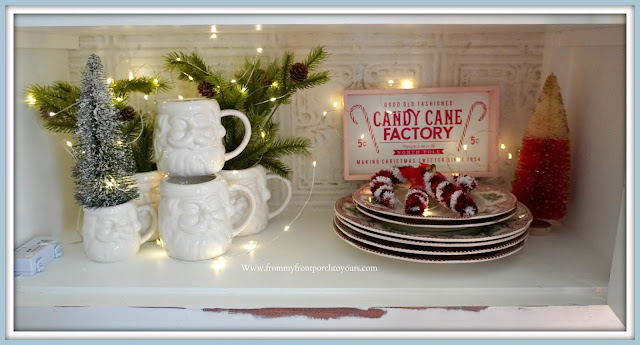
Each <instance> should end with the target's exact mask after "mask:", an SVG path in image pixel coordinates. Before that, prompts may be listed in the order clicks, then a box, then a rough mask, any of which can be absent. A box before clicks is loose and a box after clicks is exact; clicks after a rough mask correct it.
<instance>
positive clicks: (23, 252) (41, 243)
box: [14, 237, 62, 276]
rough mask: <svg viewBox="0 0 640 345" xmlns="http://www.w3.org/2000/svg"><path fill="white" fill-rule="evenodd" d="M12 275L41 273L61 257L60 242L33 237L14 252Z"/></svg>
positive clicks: (53, 239) (53, 238) (51, 238)
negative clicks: (50, 263)
mask: <svg viewBox="0 0 640 345" xmlns="http://www.w3.org/2000/svg"><path fill="white" fill-rule="evenodd" d="M14 256H15V265H14V275H16V276H31V275H34V274H36V273H38V272H42V271H43V270H44V268H45V267H46V266H47V265H48V264H49V262H51V261H52V260H53V259H55V258H59V257H61V256H62V247H61V246H60V240H59V239H57V238H55V237H34V238H32V239H31V240H29V241H28V242H27V243H25V244H23V245H22V246H20V248H18V249H16V250H15V252H14Z"/></svg>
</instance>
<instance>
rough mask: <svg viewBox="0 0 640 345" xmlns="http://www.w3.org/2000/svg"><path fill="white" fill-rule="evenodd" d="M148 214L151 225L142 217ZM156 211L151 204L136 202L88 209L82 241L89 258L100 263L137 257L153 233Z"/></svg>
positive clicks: (86, 210) (85, 214) (85, 215)
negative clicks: (145, 224)
mask: <svg viewBox="0 0 640 345" xmlns="http://www.w3.org/2000/svg"><path fill="white" fill-rule="evenodd" d="M145 213H147V214H148V217H149V219H150V222H149V224H148V226H146V227H145V228H143V227H142V223H141V222H140V219H141V218H143V217H144V214H145ZM156 220H157V219H156V211H155V210H154V209H153V207H151V206H149V205H144V206H137V205H136V204H135V202H134V201H129V202H126V203H124V204H121V205H116V206H110V207H98V208H84V220H83V223H82V243H83V246H84V252H85V253H86V254H87V256H88V257H89V259H91V260H93V261H97V262H116V261H122V260H125V259H127V258H130V257H132V256H134V255H135V254H136V253H137V252H138V249H140V244H141V243H143V242H146V241H147V240H148V239H149V238H150V237H151V235H153V233H154V231H155V228H156Z"/></svg>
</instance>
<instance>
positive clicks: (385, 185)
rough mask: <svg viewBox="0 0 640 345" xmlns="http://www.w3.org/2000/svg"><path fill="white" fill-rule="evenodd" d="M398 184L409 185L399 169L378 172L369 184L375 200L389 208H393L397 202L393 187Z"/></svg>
mask: <svg viewBox="0 0 640 345" xmlns="http://www.w3.org/2000/svg"><path fill="white" fill-rule="evenodd" d="M396 183H407V179H406V178H404V176H402V174H401V173H400V169H399V168H397V167H393V168H391V169H382V170H380V171H378V172H377V173H375V174H374V175H373V176H372V177H371V182H370V183H369V186H370V187H371V193H372V194H373V198H374V199H375V200H376V201H377V202H379V203H381V204H383V205H385V206H387V207H393V206H394V205H395V202H396V199H395V194H394V192H393V185H394V184H396Z"/></svg>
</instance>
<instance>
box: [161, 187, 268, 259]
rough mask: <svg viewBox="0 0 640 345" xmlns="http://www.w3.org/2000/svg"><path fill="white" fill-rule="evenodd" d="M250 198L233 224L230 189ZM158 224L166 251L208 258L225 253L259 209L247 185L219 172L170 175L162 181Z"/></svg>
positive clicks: (186, 257)
mask: <svg viewBox="0 0 640 345" xmlns="http://www.w3.org/2000/svg"><path fill="white" fill-rule="evenodd" d="M236 191H237V192H240V193H243V194H244V196H245V197H246V198H247V200H249V208H248V211H247V214H245V215H244V216H243V217H244V218H245V220H244V221H243V222H242V223H241V224H239V225H238V226H237V227H235V228H234V227H233V225H232V223H231V216H232V215H233V213H234V209H233V207H232V205H231V203H230V201H229V194H230V192H236ZM160 194H161V195H162V196H161V198H160V206H159V208H158V219H159V220H158V228H159V229H160V239H161V240H162V245H163V247H164V249H165V251H166V252H167V254H168V255H169V256H171V257H173V258H176V259H180V260H185V261H197V260H207V259H211V258H213V257H216V256H219V255H222V254H224V253H225V252H226V251H227V250H228V249H229V247H231V241H232V239H233V237H234V236H237V235H238V234H239V233H240V232H242V231H243V230H244V229H245V228H246V227H247V225H248V224H249V221H250V220H251V218H253V217H254V215H255V212H256V197H255V196H254V194H253V193H252V192H251V190H249V188H247V187H243V186H231V187H229V186H228V185H227V182H226V181H225V179H224V178H223V177H222V176H220V175H208V176H197V177H178V176H170V177H167V178H165V179H164V180H163V181H162V183H161V184H160Z"/></svg>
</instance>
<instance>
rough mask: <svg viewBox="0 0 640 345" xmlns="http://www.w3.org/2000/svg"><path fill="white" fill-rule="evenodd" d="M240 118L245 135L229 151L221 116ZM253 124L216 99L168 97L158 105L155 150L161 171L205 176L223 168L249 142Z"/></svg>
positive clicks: (175, 174) (178, 174)
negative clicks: (225, 141) (226, 149)
mask: <svg viewBox="0 0 640 345" xmlns="http://www.w3.org/2000/svg"><path fill="white" fill-rule="evenodd" d="M224 116H236V117H238V118H239V119H240V120H241V121H242V123H243V124H244V127H245V132H244V133H245V135H244V138H243V139H242V142H241V143H240V146H238V147H237V148H236V149H235V150H233V151H231V152H229V153H225V147H224V145H223V143H222V138H223V137H224V135H225V133H226V132H225V129H224V127H223V126H222V124H221V121H220V119H221V118H222V117H224ZM250 137H251V124H250V123H249V120H248V119H247V117H246V116H245V115H244V114H242V113H241V112H239V111H237V110H232V109H228V110H222V111H221V110H220V106H219V105H218V102H216V101H215V100H213V99H182V100H168V101H164V102H162V103H161V104H160V105H159V106H158V116H157V117H156V124H155V130H154V142H153V145H154V150H155V158H156V162H157V164H158V170H160V171H162V172H164V173H166V174H168V175H170V176H203V175H210V174H215V173H217V172H218V171H220V170H222V167H223V166H224V163H225V162H226V161H228V160H230V159H231V158H233V157H235V156H237V155H239V154H240V153H241V152H242V151H243V150H244V149H245V147H246V146H247V144H248V143H249V138H250Z"/></svg>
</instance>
